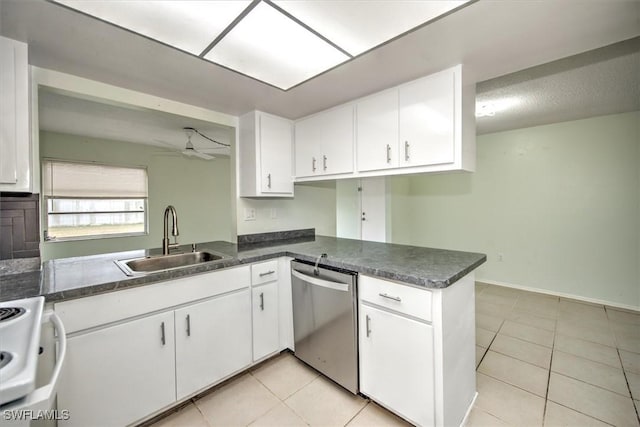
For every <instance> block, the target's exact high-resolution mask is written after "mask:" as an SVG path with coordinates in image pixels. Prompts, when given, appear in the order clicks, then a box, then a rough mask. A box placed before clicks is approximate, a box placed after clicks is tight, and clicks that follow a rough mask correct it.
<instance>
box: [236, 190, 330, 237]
mask: <svg viewBox="0 0 640 427" xmlns="http://www.w3.org/2000/svg"><path fill="white" fill-rule="evenodd" d="M294 194H295V197H294V198H293V199H248V198H239V199H238V210H237V232H238V234H253V233H264V232H270V231H283V230H296V229H302V228H315V229H316V234H319V235H324V236H335V235H336V187H335V182H332V181H329V182H317V183H305V184H296V185H295V188H294ZM245 208H254V209H256V220H254V221H245V220H244V209H245ZM272 209H275V210H276V212H275V214H276V217H275V218H271V210H272Z"/></svg>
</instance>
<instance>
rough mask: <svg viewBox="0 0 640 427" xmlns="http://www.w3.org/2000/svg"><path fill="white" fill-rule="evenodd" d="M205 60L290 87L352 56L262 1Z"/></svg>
mask: <svg viewBox="0 0 640 427" xmlns="http://www.w3.org/2000/svg"><path fill="white" fill-rule="evenodd" d="M205 59H208V60H210V61H213V62H215V63H217V64H220V65H223V66H225V67H228V68H231V69H233V70H236V71H239V72H240V73H242V74H246V75H248V76H251V77H253V78H256V79H258V80H262V81H264V82H267V83H269V84H271V85H273V86H276V87H279V88H281V89H284V90H286V89H289V88H290V87H292V86H295V85H297V84H298V83H301V82H303V81H305V80H307V79H310V78H311V77H313V76H315V75H317V74H319V73H322V72H323V71H326V70H328V69H329V68H332V67H334V66H336V65H338V64H340V63H342V62H344V61H347V60H348V59H349V56H348V55H345V54H344V53H342V52H340V51H339V50H338V49H336V48H335V47H333V46H331V45H330V44H329V43H327V42H326V41H324V40H323V39H321V38H320V37H318V36H316V35H315V34H313V33H312V32H310V31H309V30H307V29H306V28H304V27H303V26H301V25H300V24H298V23H297V22H295V21H293V20H291V19H290V18H288V17H287V16H285V15H283V14H282V13H280V12H279V11H277V10H276V9H274V8H273V7H271V6H269V5H268V4H266V3H264V2H261V3H259V4H258V5H257V6H256V7H255V8H253V9H252V10H251V12H249V14H248V15H247V16H245V17H244V19H242V20H241V21H240V22H239V23H238V24H237V25H236V26H235V27H233V29H232V30H231V31H230V32H229V33H228V34H227V35H226V36H225V37H224V38H223V39H222V40H221V41H220V42H219V43H218V44H216V45H215V46H214V47H213V49H211V51H210V52H209V53H208V54H207V55H205Z"/></svg>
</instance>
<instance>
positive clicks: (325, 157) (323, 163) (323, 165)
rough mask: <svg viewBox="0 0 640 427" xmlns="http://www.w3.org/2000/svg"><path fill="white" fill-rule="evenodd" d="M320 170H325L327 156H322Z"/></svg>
mask: <svg viewBox="0 0 640 427" xmlns="http://www.w3.org/2000/svg"><path fill="white" fill-rule="evenodd" d="M322 170H325V171H326V170H327V156H324V155H323V156H322Z"/></svg>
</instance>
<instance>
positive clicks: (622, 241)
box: [392, 112, 640, 308]
mask: <svg viewBox="0 0 640 427" xmlns="http://www.w3.org/2000/svg"><path fill="white" fill-rule="evenodd" d="M638 123H640V112H634V113H626V114H617V115H611V116H604V117H596V118H590V119H585V120H578V121H572V122H564V123H558V124H552V125H547V126H539V127H533V128H527V129H520V130H514V131H508V132H500V133H494V134H489V135H483V136H479V137H478V139H477V153H478V154H477V160H478V164H477V171H476V172H475V173H460V174H455V173H454V174H440V175H415V176H412V177H410V178H409V184H408V195H407V196H406V197H399V198H396V199H395V201H394V207H393V210H394V211H395V212H404V215H398V216H396V215H394V216H393V218H392V230H393V233H392V234H393V236H394V241H395V242H399V243H410V244H415V245H421V246H431V247H440V248H450V249H458V250H466V251H477V252H483V253H486V254H487V257H488V261H487V262H486V264H485V265H483V266H482V267H480V269H479V270H478V271H477V276H476V277H477V279H478V280H488V281H494V282H498V283H504V284H512V285H516V286H523V287H530V288H536V289H540V290H546V291H550V292H554V293H561V294H568V295H574V296H579V297H582V298H588V299H593V300H601V301H608V302H612V303H615V304H620V305H626V306H631V307H637V308H640V270H639V267H638V265H639V264H640V191H639V188H640V131H639V125H638ZM498 254H503V260H502V261H499V260H498Z"/></svg>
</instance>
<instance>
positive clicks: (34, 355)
mask: <svg viewBox="0 0 640 427" xmlns="http://www.w3.org/2000/svg"><path fill="white" fill-rule="evenodd" d="M43 308H44V297H35V298H26V299H21V300H13V301H7V302H0V378H1V381H0V405H4V404H5V403H8V402H11V401H13V400H16V399H19V398H21V397H24V396H26V395H27V394H29V393H31V392H32V391H33V390H34V389H35V386H36V368H37V366H38V351H39V349H40V328H41V325H42V311H43Z"/></svg>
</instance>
